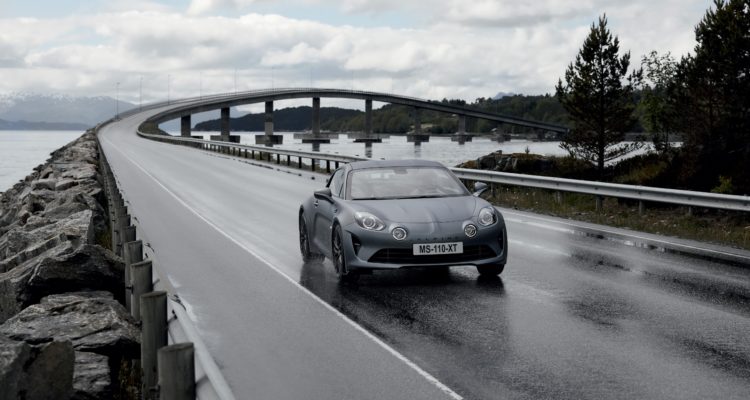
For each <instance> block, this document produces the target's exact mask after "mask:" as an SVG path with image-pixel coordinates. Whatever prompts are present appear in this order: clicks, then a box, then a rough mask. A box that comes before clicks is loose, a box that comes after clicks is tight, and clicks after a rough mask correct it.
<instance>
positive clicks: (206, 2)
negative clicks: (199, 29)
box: [187, 0, 257, 15]
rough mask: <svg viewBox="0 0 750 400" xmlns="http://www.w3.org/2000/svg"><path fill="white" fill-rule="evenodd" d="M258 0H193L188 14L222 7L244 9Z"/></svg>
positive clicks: (202, 12)
mask: <svg viewBox="0 0 750 400" xmlns="http://www.w3.org/2000/svg"><path fill="white" fill-rule="evenodd" d="M256 1H257V0H192V1H191V2H190V6H188V9H187V13H188V15H201V14H206V13H209V12H212V11H216V10H217V9H221V8H231V9H233V10H242V9H244V8H246V7H248V6H250V5H252V4H253V3H255V2H256Z"/></svg>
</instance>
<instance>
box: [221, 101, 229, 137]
mask: <svg viewBox="0 0 750 400" xmlns="http://www.w3.org/2000/svg"><path fill="white" fill-rule="evenodd" d="M221 136H222V137H227V138H228V137H229V107H224V108H222V109H221ZM226 141H228V139H227V140H226Z"/></svg>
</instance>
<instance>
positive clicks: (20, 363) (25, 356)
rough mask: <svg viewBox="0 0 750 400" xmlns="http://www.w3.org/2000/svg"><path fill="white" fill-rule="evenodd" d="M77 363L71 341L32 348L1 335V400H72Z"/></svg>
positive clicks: (54, 342) (49, 343) (44, 344)
mask: <svg viewBox="0 0 750 400" xmlns="http://www.w3.org/2000/svg"><path fill="white" fill-rule="evenodd" d="M73 363H74V352H73V346H72V344H71V342H69V341H51V342H47V343H42V344H39V345H31V344H28V343H25V342H23V341H14V340H9V339H8V338H5V337H3V336H1V335H0V388H2V390H0V400H6V399H8V400H10V399H29V400H31V399H39V400H43V399H49V400H56V399H68V398H70V396H71V394H72V393H73Z"/></svg>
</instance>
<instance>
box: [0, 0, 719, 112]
mask: <svg viewBox="0 0 750 400" xmlns="http://www.w3.org/2000/svg"><path fill="white" fill-rule="evenodd" d="M301 1H311V0H301ZM315 1H318V2H326V4H328V3H331V2H330V1H329V0H315ZM707 1H708V0H706V2H707ZM146 3H149V4H150V3H151V2H146ZM684 3H685V0H661V1H656V0H649V1H646V0H633V1H631V2H628V3H620V2H615V1H609V0H605V1H598V2H594V0H583V1H581V2H573V1H562V2H556V1H552V0H541V1H540V2H526V3H518V2H509V1H504V0H503V1H489V0H479V2H475V3H465V2H458V1H457V0H436V1H435V2H434V3H433V2H431V3H429V5H431V6H432V7H433V8H434V9H430V10H427V9H426V8H423V9H422V11H421V12H423V13H424V14H425V15H429V17H428V18H427V19H425V21H427V22H426V23H425V24H415V27H410V28H400V27H388V26H380V27H362V26H352V25H335V24H328V23H322V22H317V21H314V20H311V19H299V18H291V17H286V16H283V15H276V14H259V13H247V14H244V15H239V16H221V15H207V14H210V12H212V11H215V10H218V9H219V8H222V7H235V8H236V7H240V8H241V7H247V6H249V5H251V4H253V1H252V0H234V1H228V0H210V1H204V2H203V3H201V2H200V1H198V0H195V1H193V3H191V7H193V6H195V7H197V8H195V11H194V13H193V14H189V13H182V12H181V11H180V10H176V9H172V8H162V7H156V6H154V7H151V8H150V9H149V10H146V11H106V12H94V13H92V14H90V15H76V16H70V17H59V18H46V19H8V18H6V19H1V18H0V25H1V26H3V27H4V29H3V32H1V33H0V73H2V76H3V77H4V79H3V80H0V92H2V91H19V90H31V89H33V90H35V91H41V92H45V91H51V90H55V91H62V92H66V93H88V94H92V95H94V94H101V93H106V94H108V93H110V92H111V91H112V90H113V88H114V86H115V83H116V82H121V86H120V89H121V95H122V96H123V98H125V99H128V100H131V101H133V100H137V99H138V98H139V95H140V91H141V88H142V89H143V96H144V99H145V100H146V101H148V100H160V99H163V98H166V96H167V87H168V86H169V90H170V93H169V95H170V96H171V97H173V98H176V97H187V96H195V95H198V94H199V92H202V93H204V94H206V93H218V92H227V91H232V90H234V88H235V74H236V76H237V79H236V82H237V84H236V86H237V89H238V90H246V89H257V88H268V87H271V86H275V87H281V86H308V85H314V86H318V87H322V86H328V87H343V88H349V87H354V88H357V89H368V90H383V91H394V92H397V93H402V94H407V95H412V96H417V97H425V98H443V97H448V98H464V99H467V100H473V99H474V98H476V97H480V96H490V95H493V94H494V93H497V92H499V91H505V92H521V93H529V94H532V93H549V92H552V91H553V88H554V84H555V83H556V82H557V79H558V78H559V77H560V76H562V75H563V73H564V71H565V68H566V66H567V64H568V63H569V62H570V61H571V60H572V59H573V58H574V57H575V54H576V53H577V51H578V49H579V48H580V46H581V44H582V43H583V40H584V38H585V37H586V35H587V34H588V30H589V26H590V24H591V23H592V22H593V21H594V20H595V19H596V18H597V17H598V16H599V15H601V14H602V13H603V12H606V13H607V15H608V16H609V18H610V28H611V29H612V31H613V33H615V34H616V35H618V36H619V37H620V40H621V43H622V49H623V50H631V51H632V53H633V62H634V64H637V63H638V61H639V59H640V56H641V55H643V54H647V53H648V52H649V51H651V50H654V49H655V50H659V51H662V52H664V51H672V53H673V54H675V55H677V56H679V55H680V54H685V53H686V52H688V51H690V50H691V49H692V47H693V44H694V38H693V32H692V27H693V26H694V25H695V24H696V23H697V22H698V20H699V19H700V18H701V16H702V15H703V11H704V10H703V5H702V3H703V2H702V1H694V2H692V3H691V6H690V7H688V6H685V4H684ZM321 4H322V3H321ZM331 4H332V3H331ZM422 4H426V3H413V4H408V5H403V6H400V5H399V4H397V3H396V2H394V1H390V0H381V1H374V2H361V1H358V0H344V1H343V2H342V3H341V4H338V3H337V5H336V7H343V8H344V9H346V10H349V12H353V13H371V12H381V11H382V12H390V11H392V10H401V11H403V12H404V13H406V12H407V11H408V12H410V13H413V14H408V15H411V16H414V15H416V14H417V13H418V11H415V10H416V7H426V6H423V5H422ZM399 7H400V8H399ZM462 7H463V9H462ZM706 7H708V6H707V5H706ZM354 20H356V18H355V19H354ZM503 21H507V23H504V22H503ZM235 71H236V72H235ZM141 78H142V82H143V85H142V86H141ZM45 88H46V90H45Z"/></svg>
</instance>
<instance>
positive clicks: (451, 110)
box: [148, 88, 568, 145]
mask: <svg viewBox="0 0 750 400" xmlns="http://www.w3.org/2000/svg"><path fill="white" fill-rule="evenodd" d="M301 98H311V99H312V137H313V138H319V139H320V140H321V141H324V140H326V139H325V138H324V137H323V136H321V133H320V99H321V98H340V99H357V100H364V102H365V127H364V137H363V138H360V140H364V141H366V140H368V138H371V137H372V133H373V128H372V103H373V101H378V102H383V103H391V104H398V105H403V106H408V107H413V108H414V112H413V116H414V132H413V134H412V135H410V138H409V139H410V141H417V142H419V141H428V139H429V135H425V134H423V133H422V121H421V115H422V110H431V111H437V112H442V113H448V114H452V115H456V116H457V117H458V131H457V132H456V135H457V136H459V137H462V138H466V139H470V135H467V133H466V118H467V117H472V118H480V119H486V120H489V121H495V122H500V123H503V124H510V125H517V126H523V127H528V128H533V129H538V130H543V131H551V132H556V133H566V132H567V131H568V128H566V127H563V126H559V125H553V124H547V123H544V122H538V121H531V120H527V119H523V118H517V117H512V116H507V115H502V114H497V113H491V112H487V111H482V110H476V109H473V108H469V107H464V106H458V105H453V104H445V103H440V102H436V101H430V100H424V99H418V98H414V97H407V96H401V95H396V94H390V93H378V92H368V91H357V90H343V89H321V88H302V89H274V90H264V91H252V92H243V93H238V94H236V95H233V96H232V95H230V96H222V97H209V98H205V99H204V100H199V101H193V102H190V103H189V104H185V105H182V106H175V107H173V108H170V109H169V110H167V111H164V112H161V113H159V114H157V115H155V116H153V117H151V118H150V119H149V120H148V122H154V123H157V124H158V123H162V122H165V121H169V120H172V119H177V118H180V119H181V124H180V126H181V135H182V136H190V135H191V127H192V122H191V115H192V114H196V113H201V112H206V111H212V110H217V109H219V110H221V134H220V135H219V136H218V137H216V138H215V139H216V140H223V141H238V140H239V137H236V136H231V135H230V129H229V117H230V111H229V110H230V109H231V107H236V106H240V105H245V104H255V103H265V136H257V137H256V143H258V144H267V145H271V144H278V143H281V136H280V135H274V131H273V109H274V106H273V103H274V101H281V100H290V99H301ZM374 140H376V139H374Z"/></svg>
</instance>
